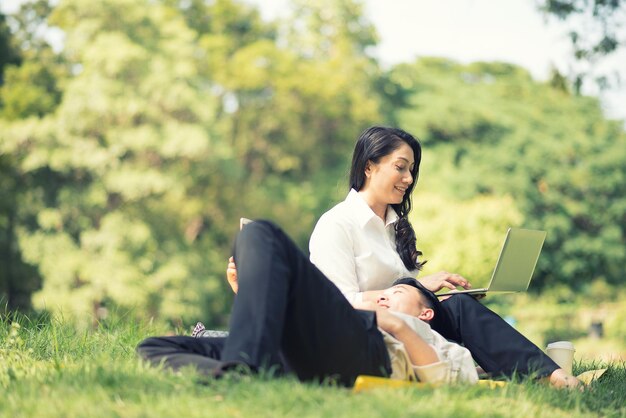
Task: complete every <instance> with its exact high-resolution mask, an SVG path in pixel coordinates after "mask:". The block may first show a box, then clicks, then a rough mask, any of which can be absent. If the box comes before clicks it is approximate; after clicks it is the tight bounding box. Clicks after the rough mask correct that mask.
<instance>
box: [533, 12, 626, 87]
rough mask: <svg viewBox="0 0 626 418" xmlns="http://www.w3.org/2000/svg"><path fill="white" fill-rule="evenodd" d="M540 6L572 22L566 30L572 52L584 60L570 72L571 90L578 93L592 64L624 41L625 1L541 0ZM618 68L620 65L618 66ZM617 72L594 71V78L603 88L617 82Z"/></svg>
mask: <svg viewBox="0 0 626 418" xmlns="http://www.w3.org/2000/svg"><path fill="white" fill-rule="evenodd" d="M539 9H540V10H541V11H543V12H544V13H545V14H546V15H549V16H555V17H556V18H558V19H560V20H562V21H566V20H567V21H570V22H574V24H573V27H574V28H575V29H572V30H571V31H570V33H569V37H570V41H571V43H572V47H573V56H574V59H575V60H576V61H577V62H582V63H587V64H589V65H588V66H585V67H586V69H583V70H577V71H576V72H575V73H574V74H573V75H572V78H573V80H572V81H573V84H574V90H575V91H576V92H577V93H580V91H581V87H582V85H583V83H584V80H585V78H587V77H588V76H590V75H592V74H593V73H594V68H593V67H594V66H595V65H596V64H597V63H599V62H600V61H601V60H602V59H603V58H604V57H605V56H608V55H611V54H614V53H615V52H616V51H618V50H619V49H620V48H622V47H623V46H624V44H625V43H626V33H625V32H624V28H623V27H622V25H623V22H624V21H625V20H626V2H624V1H622V0H610V1H606V0H593V1H588V0H543V1H541V2H539ZM617 71H619V69H618V70H617ZM619 77H620V74H619V73H617V72H616V73H615V74H614V75H610V74H606V73H605V74H597V75H596V80H595V81H596V82H597V83H598V85H599V86H600V88H606V87H608V85H610V83H611V82H613V83H615V82H617V83H619V82H620V79H619Z"/></svg>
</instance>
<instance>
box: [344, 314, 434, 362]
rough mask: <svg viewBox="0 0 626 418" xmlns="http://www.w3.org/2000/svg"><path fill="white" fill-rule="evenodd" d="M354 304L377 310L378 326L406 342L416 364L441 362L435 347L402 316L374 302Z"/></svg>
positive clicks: (409, 353)
mask: <svg viewBox="0 0 626 418" xmlns="http://www.w3.org/2000/svg"><path fill="white" fill-rule="evenodd" d="M353 305H354V307H355V308H356V309H366V310H370V311H376V321H377V322H378V327H379V328H380V329H382V330H383V331H385V332H388V333H389V334H391V335H392V336H393V337H394V338H395V339H396V340H398V341H400V342H401V343H402V344H404V349H405V350H406V352H407V354H408V355H409V359H410V360H411V363H412V364H413V365H414V366H427V365H430V364H434V363H439V362H440V360H439V357H438V356H437V353H436V352H435V349H434V348H433V347H432V346H431V345H430V344H428V343H427V342H426V341H424V340H423V339H422V337H420V336H419V335H417V333H416V332H415V331H413V330H412V329H411V327H409V326H408V325H407V323H406V322H404V321H403V320H402V319H401V318H398V317H397V316H395V315H393V314H391V313H390V312H389V311H388V310H387V309H384V308H380V307H378V305H376V304H375V303H373V302H362V303H355V304H353Z"/></svg>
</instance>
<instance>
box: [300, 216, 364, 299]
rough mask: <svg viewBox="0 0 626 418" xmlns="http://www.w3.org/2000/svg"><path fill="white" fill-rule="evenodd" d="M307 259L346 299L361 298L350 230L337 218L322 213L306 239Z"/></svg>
mask: <svg viewBox="0 0 626 418" xmlns="http://www.w3.org/2000/svg"><path fill="white" fill-rule="evenodd" d="M309 252H310V254H311V255H310V257H311V262H312V263H313V264H315V266H316V267H317V268H318V269H320V271H321V272H322V273H324V275H325V276H326V277H327V278H328V279H329V280H330V281H332V282H333V283H334V284H335V286H337V287H338V288H339V290H340V291H341V293H343V294H344V296H345V297H346V298H347V299H348V300H349V301H350V303H354V302H360V301H361V300H362V299H363V294H362V292H359V283H358V279H357V273H356V261H355V260H356V257H355V255H354V245H353V242H352V236H351V234H350V233H349V232H348V231H347V230H346V226H345V225H342V223H341V222H339V221H338V220H335V219H332V218H330V217H328V216H322V217H321V218H320V220H319V221H318V223H317V225H315V229H314V230H313V233H312V234H311V239H310V241H309Z"/></svg>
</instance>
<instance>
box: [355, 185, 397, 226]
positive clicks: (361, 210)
mask: <svg viewBox="0 0 626 418" xmlns="http://www.w3.org/2000/svg"><path fill="white" fill-rule="evenodd" d="M346 203H348V204H349V205H350V207H351V208H353V209H354V216H355V218H356V220H357V221H358V222H359V225H360V226H361V227H364V226H365V225H366V224H367V223H368V222H369V221H370V220H372V219H374V218H377V216H376V214H375V213H374V211H373V210H372V208H370V207H369V205H368V204H367V202H366V201H365V200H364V199H363V197H362V196H361V195H360V194H359V192H357V191H356V190H354V189H350V193H348V196H347V197H346ZM397 220H398V214H397V213H396V211H395V210H393V209H392V208H391V207H389V206H388V207H387V213H386V215H385V227H388V226H389V225H391V224H393V223H395V222H396V221H397Z"/></svg>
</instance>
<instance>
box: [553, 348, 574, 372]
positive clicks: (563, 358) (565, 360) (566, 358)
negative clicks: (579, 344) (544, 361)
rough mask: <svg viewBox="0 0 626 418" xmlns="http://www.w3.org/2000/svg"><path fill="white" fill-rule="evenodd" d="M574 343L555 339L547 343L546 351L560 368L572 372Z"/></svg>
mask: <svg viewBox="0 0 626 418" xmlns="http://www.w3.org/2000/svg"><path fill="white" fill-rule="evenodd" d="M575 351H576V350H575V349H574V344H572V343H571V342H570V341H556V342H553V343H550V344H548V347H547V349H546V352H547V353H548V357H550V358H551V359H552V360H554V362H555V363H556V364H558V365H559V367H560V368H562V369H563V370H565V371H566V372H567V373H569V374H572V363H573V362H574V352H575Z"/></svg>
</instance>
